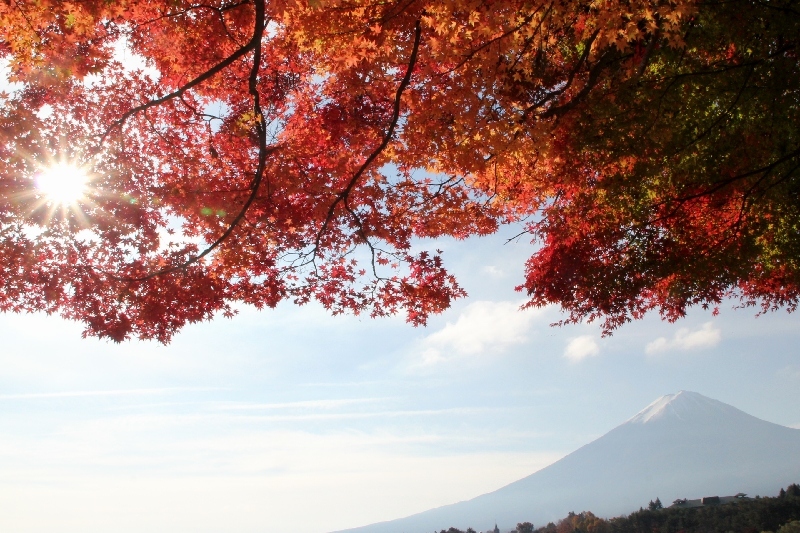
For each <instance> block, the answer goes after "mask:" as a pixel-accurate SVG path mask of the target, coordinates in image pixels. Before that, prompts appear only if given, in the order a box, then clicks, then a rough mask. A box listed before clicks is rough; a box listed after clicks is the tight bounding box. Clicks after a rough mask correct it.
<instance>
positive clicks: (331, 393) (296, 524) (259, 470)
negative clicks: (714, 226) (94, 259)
mask: <svg viewBox="0 0 800 533" xmlns="http://www.w3.org/2000/svg"><path fill="white" fill-rule="evenodd" d="M515 233H517V231H516V230H515V228H506V229H504V230H503V232H501V234H498V235H495V236H491V237H486V238H475V239H469V240H466V241H454V240H441V241H436V242H431V243H427V244H429V245H430V248H439V249H442V250H443V251H444V257H445V260H446V262H447V264H448V265H449V266H450V267H451V270H452V271H453V272H454V273H456V274H457V275H458V277H459V280H460V282H461V283H462V284H463V286H464V287H465V288H466V289H467V291H468V292H469V293H470V296H469V298H466V299H464V300H459V301H458V302H456V303H455V305H454V306H453V307H452V309H450V310H449V311H447V312H446V313H444V314H442V315H441V316H438V317H435V318H433V319H432V320H431V321H430V323H429V325H428V326H427V327H425V328H413V327H411V326H409V325H407V324H406V323H405V322H404V320H403V318H402V317H394V318H389V319H379V320H373V319H370V318H366V317H353V316H340V317H331V316H330V315H329V314H327V313H326V312H325V311H324V310H323V309H321V308H320V307H318V306H314V305H308V306H305V307H296V306H293V305H291V304H286V305H281V306H279V307H278V308H277V309H275V310H266V311H260V312H259V311H255V310H253V309H250V308H241V309H240V310H239V314H238V315H237V316H236V317H234V318H233V319H225V318H222V317H220V318H217V319H214V320H212V321H210V322H206V323H202V324H195V325H192V326H189V327H186V328H185V329H184V330H183V331H182V332H181V333H180V334H178V335H177V337H176V338H175V339H174V340H173V342H172V343H171V344H170V345H168V346H161V345H159V344H157V343H153V342H140V341H131V342H126V343H122V344H113V343H110V342H106V341H99V340H96V339H82V338H81V331H82V328H81V326H80V324H77V323H72V322H66V321H63V320H61V319H59V318H57V317H52V316H51V317H48V316H44V315H9V314H6V315H0V335H1V336H2V339H3V342H2V344H1V345H0V530H2V531H14V532H20V533H23V532H51V531H59V532H65V533H69V532H78V531H80V532H82V533H91V532H107V531H111V530H114V531H117V532H120V533H126V532H134V531H135V532H141V531H148V532H162V531H163V532H167V531H169V532H174V531H192V532H205V531H209V532H210V531H214V532H218V531H237V532H266V533H271V532H276V533H277V532H281V533H283V532H287V531H291V532H293V533H324V532H328V531H334V530H339V529H344V528H348V527H355V526H359V525H365V524H368V523H373V522H376V521H383V520H390V519H394V518H399V517H402V516H406V515H409V514H413V513H416V512H420V511H424V510H426V509H429V508H432V507H436V506H440V505H444V504H448V503H453V502H457V501H461V500H464V499H468V498H471V497H474V496H477V495H479V494H483V493H486V492H489V491H492V490H495V489H497V488H499V487H501V486H503V485H505V484H507V483H509V482H512V481H514V480H517V479H519V478H522V477H524V476H526V475H529V474H531V473H533V472H535V471H536V470H538V469H540V468H542V467H544V466H546V465H548V464H550V463H552V462H553V461H556V460H558V459H559V458H561V457H563V456H564V455H566V454H568V453H570V452H572V451H574V450H575V449H577V448H579V447H580V446H582V445H584V444H586V443H588V442H590V441H591V440H593V439H595V438H597V437H599V436H601V435H602V434H604V433H606V432H607V431H609V430H611V429H612V428H614V427H615V426H617V425H619V424H621V423H623V422H625V420H627V419H628V418H630V417H631V416H633V415H634V414H636V412H638V411H639V410H640V409H642V408H644V407H645V406H646V405H648V404H649V403H650V402H652V401H653V400H655V399H656V398H658V397H659V396H661V395H663V394H668V393H674V392H677V391H679V390H692V391H696V392H699V393H701V394H704V395H706V396H709V397H711V398H714V399H718V400H721V401H723V402H726V403H729V404H731V405H733V406H735V407H738V408H740V409H742V410H744V411H746V412H748V413H750V414H752V415H755V416H757V417H759V418H762V419H764V420H768V421H770V422H775V423H778V424H782V425H786V426H794V427H800V342H798V341H800V328H799V327H798V319H800V315H797V314H788V313H786V312H785V311H780V312H777V313H771V314H768V315H765V316H761V317H757V318H756V317H755V316H754V311H753V310H752V309H739V310H734V309H732V307H733V305H734V303H733V302H731V303H729V304H726V305H723V306H722V308H721V313H720V315H719V316H717V317H712V316H711V314H710V313H709V312H702V311H692V312H691V313H690V314H689V316H688V317H687V318H686V319H684V320H681V321H679V322H677V323H675V324H669V323H667V322H663V321H661V320H660V319H659V318H658V316H657V315H654V316H649V317H647V318H645V319H644V320H642V321H638V322H635V323H632V324H628V325H626V326H624V327H623V328H621V329H620V330H618V331H617V332H615V333H614V335H613V336H611V337H607V338H601V336H600V329H599V326H597V325H596V324H581V325H577V326H565V327H560V328H558V327H555V328H554V327H551V326H550V325H549V324H550V323H552V322H554V321H557V320H558V319H559V318H560V317H561V315H560V313H559V311H558V309H557V308H545V309H539V310H530V311H520V310H519V306H520V304H521V303H522V302H523V301H524V295H523V294H520V293H518V292H515V291H514V289H513V287H514V286H515V285H518V284H519V283H520V282H521V281H522V273H523V264H524V260H525V258H526V257H527V256H528V255H530V253H531V252H532V251H533V248H532V246H531V245H530V243H529V242H527V241H525V240H524V239H520V240H517V241H512V242H509V243H506V239H507V238H508V237H509V236H511V235H514V234H515ZM777 489H778V487H776V490H777ZM646 503H647V502H643V504H646ZM576 511H580V509H576Z"/></svg>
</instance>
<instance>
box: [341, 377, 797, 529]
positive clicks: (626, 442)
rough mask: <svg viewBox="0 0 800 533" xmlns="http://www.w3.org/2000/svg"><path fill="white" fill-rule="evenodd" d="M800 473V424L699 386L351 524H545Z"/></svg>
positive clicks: (761, 488) (747, 488) (753, 486)
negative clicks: (442, 499) (526, 470)
mask: <svg viewBox="0 0 800 533" xmlns="http://www.w3.org/2000/svg"><path fill="white" fill-rule="evenodd" d="M796 482H800V429H792V428H787V427H784V426H780V425H777V424H773V423H770V422H765V421H764V420H760V419H758V418H756V417H754V416H751V415H748V414H747V413H744V412H742V411H740V410H739V409H736V408H735V407H732V406H730V405H727V404H725V403H722V402H719V401H717V400H712V399H711V398H707V397H705V396H702V395H701V394H698V393H696V392H689V391H681V392H678V393H677V394H668V395H666V396H662V397H661V398H659V399H657V400H656V401H654V402H653V403H651V404H650V405H648V406H647V407H645V408H644V409H643V410H642V411H640V412H639V413H637V414H636V415H635V416H633V417H632V418H631V419H629V420H628V421H627V422H625V423H624V424H622V425H620V426H618V427H616V428H614V429H613V430H611V431H609V432H608V433H606V434H605V435H603V436H602V437H600V438H599V439H597V440H595V441H593V442H591V443H589V444H587V445H585V446H583V447H582V448H580V449H578V450H576V451H574V452H573V453H571V454H569V455H567V456H566V457H564V458H563V459H561V460H559V461H557V462H555V463H553V464H552V465H550V466H548V467H546V468H543V469H542V470H539V471H538V472H536V473H534V474H532V475H530V476H528V477H525V478H522V479H520V480H519V481H515V482H514V483H511V484H510V485H506V486H505V487H502V488H500V489H498V490H496V491H494V492H490V493H488V494H484V495H482V496H478V497H477V498H473V499H471V500H468V501H464V502H460V503H455V504H452V505H446V506H444V507H439V508H436V509H431V510H429V511H425V512H423V513H419V514H415V515H412V516H408V517H406V518H401V519H398V520H392V521H389V522H381V523H378V524H372V525H369V526H363V527H359V528H355V529H349V530H346V531H347V533H429V532H430V531H434V530H435V531H439V530H441V529H447V528H449V527H451V526H454V527H457V528H459V529H466V528H467V527H472V528H474V529H476V530H478V531H484V530H488V529H491V528H492V527H493V526H494V524H495V521H496V522H497V525H498V526H499V527H500V529H501V530H509V529H513V528H514V526H515V525H516V524H517V523H518V522H524V521H529V522H533V523H534V524H535V525H537V527H538V526H541V525H544V524H546V523H547V522H550V521H557V520H558V519H560V518H563V517H565V516H566V515H567V514H568V513H569V512H570V511H575V512H580V511H592V512H593V513H595V514H596V515H599V516H605V517H608V516H617V515H620V514H626V513H630V512H632V511H634V510H635V509H638V508H639V507H640V506H646V505H647V503H648V502H649V501H650V500H654V499H655V498H656V497H659V498H660V499H661V501H662V502H664V504H665V505H669V504H670V502H672V501H673V500H675V499H677V498H686V497H688V498H697V497H701V496H714V495H729V494H736V493H738V492H744V493H747V494H749V495H756V494H763V495H772V494H773V493H775V492H776V491H777V490H778V489H779V488H780V487H784V486H786V485H789V484H790V483H796Z"/></svg>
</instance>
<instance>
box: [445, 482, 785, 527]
mask: <svg viewBox="0 0 800 533" xmlns="http://www.w3.org/2000/svg"><path fill="white" fill-rule="evenodd" d="M514 531H515V532H516V533H727V532H735V533H762V532H768V533H773V532H774V533H800V485H797V484H792V485H789V487H787V488H786V489H785V490H784V489H781V491H780V494H779V495H778V496H777V497H774V498H769V497H756V498H754V499H742V500H736V501H735V502H732V503H726V504H721V505H706V506H703V507H694V508H687V507H668V508H660V501H659V500H658V499H656V502H652V501H651V502H650V505H649V506H648V508H647V509H644V508H641V509H639V510H638V511H636V512H633V513H631V514H629V515H628V516H619V517H616V518H610V519H604V518H600V517H598V516H595V515H594V514H593V513H591V512H589V511H584V512H582V513H569V515H567V516H566V517H565V518H563V519H561V520H559V521H558V523H553V522H550V523H549V524H547V525H546V526H543V527H539V528H534V526H533V524H531V523H530V522H524V523H520V524H517V528H516V529H515V530H514ZM440 533H477V532H476V531H475V530H474V529H472V528H469V529H467V531H461V530H459V529H456V528H453V527H451V528H450V529H448V530H444V529H443V530H442V531H441V532H440Z"/></svg>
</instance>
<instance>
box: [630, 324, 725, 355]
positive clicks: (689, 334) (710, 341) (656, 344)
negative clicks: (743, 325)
mask: <svg viewBox="0 0 800 533" xmlns="http://www.w3.org/2000/svg"><path fill="white" fill-rule="evenodd" d="M720 340H722V333H721V332H720V330H719V329H717V328H715V327H714V324H712V323H711V322H706V323H705V324H703V325H702V326H700V328H699V329H697V330H695V331H690V330H689V328H681V329H679V330H678V331H677V332H675V335H673V336H672V339H667V338H666V337H659V338H657V339H656V340H654V341H652V342H649V343H647V346H646V347H645V349H644V351H645V353H646V354H647V355H653V354H657V353H660V352H666V351H669V350H694V349H697V348H711V347H712V346H716V345H717V344H719V341H720Z"/></svg>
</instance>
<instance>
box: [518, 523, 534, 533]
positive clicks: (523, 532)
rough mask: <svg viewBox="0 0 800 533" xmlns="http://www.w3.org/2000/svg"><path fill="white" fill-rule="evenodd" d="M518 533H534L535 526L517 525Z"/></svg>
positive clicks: (529, 524)
mask: <svg viewBox="0 0 800 533" xmlns="http://www.w3.org/2000/svg"><path fill="white" fill-rule="evenodd" d="M516 532H517V533H533V524H532V523H530V522H520V523H518V524H517V529H516Z"/></svg>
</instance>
